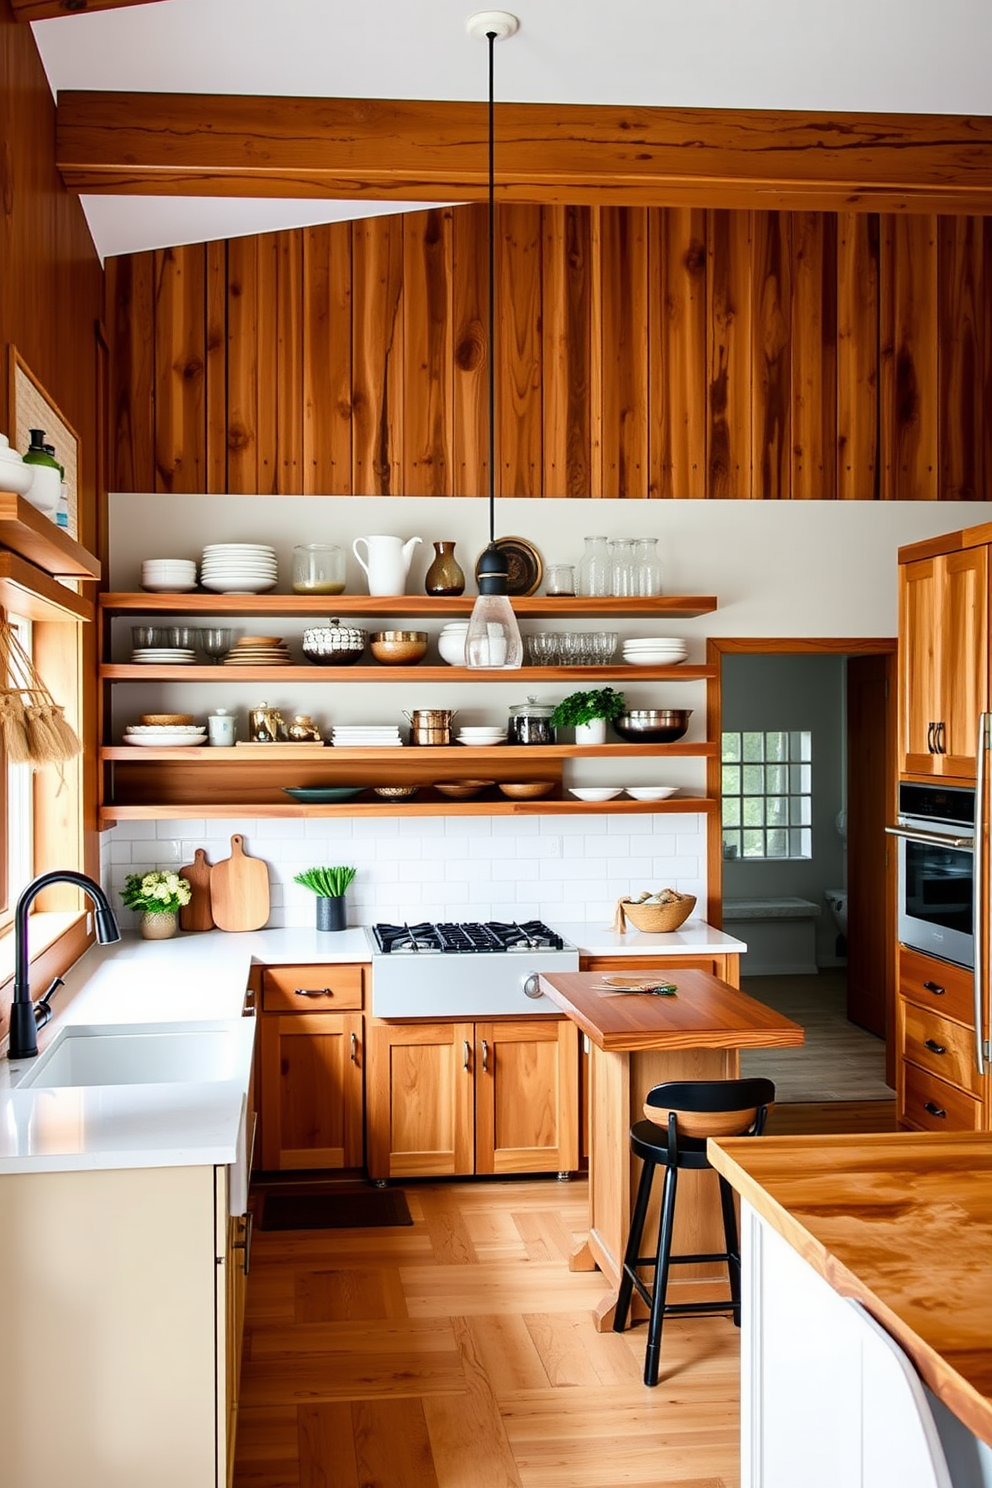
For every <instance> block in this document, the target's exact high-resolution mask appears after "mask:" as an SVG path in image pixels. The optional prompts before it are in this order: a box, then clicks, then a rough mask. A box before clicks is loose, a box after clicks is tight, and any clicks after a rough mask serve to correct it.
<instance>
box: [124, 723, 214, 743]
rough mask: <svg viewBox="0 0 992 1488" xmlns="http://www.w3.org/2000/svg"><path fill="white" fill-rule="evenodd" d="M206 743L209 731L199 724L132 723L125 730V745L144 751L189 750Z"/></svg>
mask: <svg viewBox="0 0 992 1488" xmlns="http://www.w3.org/2000/svg"><path fill="white" fill-rule="evenodd" d="M206 742H207V731H206V729H205V728H204V727H202V726H201V725H198V724H178V723H168V724H167V723H145V724H137V723H132V724H131V725H130V726H129V727H128V728H126V729H125V730H124V743H125V744H137V745H139V746H140V747H141V748H143V749H189V748H191V747H192V746H193V745H195V744H206Z"/></svg>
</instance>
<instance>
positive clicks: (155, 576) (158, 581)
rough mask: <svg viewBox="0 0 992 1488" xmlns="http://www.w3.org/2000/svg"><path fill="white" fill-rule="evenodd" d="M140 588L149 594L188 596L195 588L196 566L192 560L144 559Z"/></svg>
mask: <svg viewBox="0 0 992 1488" xmlns="http://www.w3.org/2000/svg"><path fill="white" fill-rule="evenodd" d="M141 587H142V589H147V590H148V592H149V593H150V594H188V593H189V591H190V590H191V589H195V588H196V564H195V562H194V561H193V559H192V558H146V559H145V560H144V562H143V563H142V565H141Z"/></svg>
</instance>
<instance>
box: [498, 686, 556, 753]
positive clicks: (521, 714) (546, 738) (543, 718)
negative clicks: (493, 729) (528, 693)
mask: <svg viewBox="0 0 992 1488" xmlns="http://www.w3.org/2000/svg"><path fill="white" fill-rule="evenodd" d="M554 711H555V710H554V704H553V703H542V702H540V701H539V700H538V699H537V698H536V697H529V698H528V699H527V701H526V702H525V703H515V704H514V705H513V707H512V708H511V709H510V721H509V723H508V725H507V730H506V742H507V743H508V744H553V743H554V742H555V731H554V729H553V728H552V727H551V715H552V713H553V712H554Z"/></svg>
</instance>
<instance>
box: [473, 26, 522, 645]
mask: <svg viewBox="0 0 992 1488" xmlns="http://www.w3.org/2000/svg"><path fill="white" fill-rule="evenodd" d="M518 25H519V22H518V20H517V18H516V16H515V15H511V14H510V12H509V11H507V10H481V11H479V12H478V14H476V15H473V16H469V19H468V22H467V29H468V33H469V35H470V36H474V37H476V38H477V39H478V40H485V41H486V42H487V44H488V46H489V358H488V361H489V545H488V547H487V548H486V550H485V552H484V553H483V554H482V557H481V558H480V559H479V564H478V568H477V570H476V573H477V577H478V581H479V597H478V599H477V600H476V601H475V606H474V608H473V610H472V616H471V619H470V620H469V622H468V631H467V632H466V635H465V664H466V665H467V666H469V667H479V668H488V669H498V670H501V671H509V670H511V669H513V668H516V667H519V666H520V664H521V662H522V661H523V656H524V647H523V642H522V641H521V639H520V628H519V626H518V625H517V619H516V616H515V615H514V613H513V607H512V605H511V604H510V600H509V594H508V589H509V577H510V575H509V570H508V565H507V561H506V557H505V555H504V554H503V553H502V552H501V551H500V549H499V548H498V547H497V546H496V369H495V365H494V353H495V346H496V175H495V156H496V143H495V111H494V102H493V53H494V50H495V46H496V43H497V41H503V40H504V39H505V38H506V37H508V36H512V35H513V34H514V32H515V31H516V30H517V27H518Z"/></svg>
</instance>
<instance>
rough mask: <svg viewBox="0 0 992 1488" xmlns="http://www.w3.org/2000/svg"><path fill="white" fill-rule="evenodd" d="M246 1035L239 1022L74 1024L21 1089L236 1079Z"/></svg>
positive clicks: (242, 1070) (246, 1053)
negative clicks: (223, 1024) (191, 1026)
mask: <svg viewBox="0 0 992 1488" xmlns="http://www.w3.org/2000/svg"><path fill="white" fill-rule="evenodd" d="M250 1031H251V1030H247V1032H250ZM245 1036H246V1030H245V1029H243V1028H242V1027H241V1024H240V1022H239V1023H238V1024H235V1025H233V1026H232V1027H231V1028H205V1029H158V1028H155V1029H149V1028H146V1027H142V1026H140V1025H139V1026H138V1027H135V1026H133V1025H128V1024H122V1025H108V1026H93V1025H86V1024H79V1025H72V1026H70V1027H68V1028H64V1029H62V1031H61V1032H60V1033H59V1035H58V1037H57V1038H56V1039H55V1041H54V1042H53V1043H52V1045H51V1047H50V1048H48V1049H46V1050H45V1052H44V1054H42V1055H40V1056H39V1058H38V1061H37V1063H36V1064H35V1065H34V1066H33V1067H32V1068H31V1069H30V1070H29V1071H28V1072H27V1074H26V1075H24V1076H23V1078H22V1079H20V1080H19V1081H18V1084H17V1088H18V1089H20V1090H23V1089H26V1088H28V1087H30V1086H41V1087H45V1088H47V1089H55V1088H61V1087H63V1086H80V1085H164V1084H176V1083H184V1084H185V1083H200V1082H202V1081H214V1080H236V1079H239V1078H240V1077H242V1075H245V1074H246V1071H247V1068H248V1065H247V1060H248V1059H250V1043H249V1044H248V1046H247V1049H246V1045H245Z"/></svg>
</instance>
